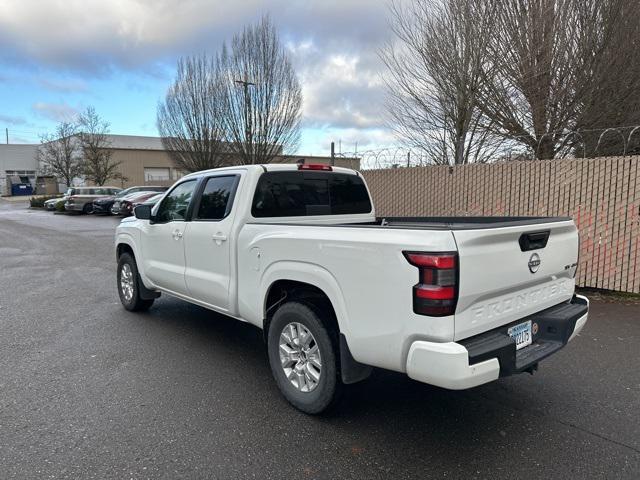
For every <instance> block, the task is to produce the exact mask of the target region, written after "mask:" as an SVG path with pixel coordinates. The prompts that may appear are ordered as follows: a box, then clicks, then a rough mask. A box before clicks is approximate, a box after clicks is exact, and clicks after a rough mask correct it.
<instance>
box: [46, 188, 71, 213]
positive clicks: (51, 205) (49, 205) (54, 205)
mask: <svg viewBox="0 0 640 480" xmlns="http://www.w3.org/2000/svg"><path fill="white" fill-rule="evenodd" d="M74 192H75V188H74V187H69V188H67V190H66V191H65V192H64V193H63V194H62V196H61V197H58V198H52V199H50V200H47V201H46V202H44V208H46V209H47V210H49V211H53V210H58V205H59V204H62V205H64V203H65V202H66V201H67V198H69V197H70V196H71V195H73V194H74Z"/></svg>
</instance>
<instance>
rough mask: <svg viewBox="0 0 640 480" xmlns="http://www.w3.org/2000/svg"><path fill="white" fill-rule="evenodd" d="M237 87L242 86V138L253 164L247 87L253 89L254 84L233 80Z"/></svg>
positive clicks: (249, 95) (249, 103)
mask: <svg viewBox="0 0 640 480" xmlns="http://www.w3.org/2000/svg"><path fill="white" fill-rule="evenodd" d="M235 82H236V83H237V84H238V85H242V87H243V89H244V137H245V142H246V143H247V146H248V147H249V148H250V150H249V152H250V155H251V163H254V162H255V158H254V155H253V141H252V139H251V125H250V122H251V120H250V118H251V115H250V111H251V94H250V93H249V86H253V87H255V86H256V84H255V83H253V82H250V81H249V80H246V79H245V80H235Z"/></svg>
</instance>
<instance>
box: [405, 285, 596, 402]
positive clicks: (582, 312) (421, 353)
mask: <svg viewBox="0 0 640 480" xmlns="http://www.w3.org/2000/svg"><path fill="white" fill-rule="evenodd" d="M588 311H589V300H588V299H587V298H586V297H583V296H580V295H575V296H574V297H573V299H572V300H571V302H570V303H562V304H560V305H556V306H554V307H551V308H548V309H546V310H543V311H541V312H538V313H536V314H534V315H531V316H530V317H526V318H522V319H520V320H517V321H516V322H513V323H511V324H509V325H504V326H502V327H499V328H496V329H494V330H491V331H488V332H485V333H481V334H480V335H476V336H474V337H471V338H468V339H465V340H462V341H460V342H457V343H456V342H448V343H434V342H425V341H417V342H414V343H413V344H412V345H411V348H410V349H409V354H408V356H407V375H409V377H411V378H413V379H414V380H418V381H420V382H424V383H429V384H431V385H436V386H438V387H443V388H448V389H451V390H463V389H466V388H472V387H476V386H478V385H482V384H483V383H487V382H491V381H493V380H496V379H498V378H499V377H503V376H507V375H512V374H514V373H521V372H527V371H533V370H535V369H536V368H537V365H538V362H540V361H541V360H542V359H544V358H546V357H548V356H549V355H551V354H553V353H555V352H557V351H558V350H560V349H561V348H562V347H564V346H565V345H566V344H567V343H568V342H569V341H570V340H572V339H573V338H574V337H575V336H576V335H577V334H578V333H580V331H581V330H582V329H583V328H584V325H585V324H586V323H587V318H588V314H589V313H588ZM526 320H531V321H532V322H533V323H534V324H537V333H535V334H534V335H533V343H532V344H531V345H529V346H527V347H525V348H522V349H521V350H518V351H516V344H515V341H514V340H513V339H512V338H511V337H509V335H507V329H508V328H509V327H510V326H512V325H516V324H519V323H522V322H524V321H526Z"/></svg>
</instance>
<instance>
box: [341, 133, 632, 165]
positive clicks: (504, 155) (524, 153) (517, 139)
mask: <svg viewBox="0 0 640 480" xmlns="http://www.w3.org/2000/svg"><path fill="white" fill-rule="evenodd" d="M532 138H533V137H532V136H528V135H520V136H517V135H513V136H507V137H505V138H504V141H503V143H502V145H501V146H500V148H498V149H497V151H496V153H495V155H494V158H493V159H492V160H491V161H490V162H485V163H495V162H504V161H513V160H523V161H526V160H534V159H537V158H539V157H540V152H541V145H542V144H543V142H544V140H545V139H548V140H550V141H552V142H553V143H554V145H555V146H556V147H557V148H558V151H557V152H556V154H555V156H554V157H553V158H558V159H559V158H595V157H599V156H626V155H632V154H634V155H635V154H639V153H640V125H628V126H623V127H606V128H593V129H581V130H575V131H568V132H547V133H545V134H543V135H542V136H540V137H539V138H538V141H537V143H536V146H535V148H533V147H531V146H530V145H527V144H525V143H524V141H523V140H527V142H528V143H531V139H532ZM337 156H338V157H348V158H359V159H360V168H361V169H363V170H373V169H385V168H406V167H418V166H426V165H443V164H444V165H449V163H446V162H443V161H438V160H439V159H436V158H434V157H433V155H430V154H429V153H428V152H427V151H426V150H424V149H421V148H416V147H407V146H403V145H400V144H398V145H390V146H381V147H376V148H373V149H366V150H359V151H351V152H341V153H340V154H338V155H337Z"/></svg>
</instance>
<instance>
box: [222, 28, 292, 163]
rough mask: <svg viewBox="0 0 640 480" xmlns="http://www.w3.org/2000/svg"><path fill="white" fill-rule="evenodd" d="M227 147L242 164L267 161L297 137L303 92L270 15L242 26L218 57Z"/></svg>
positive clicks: (287, 146)
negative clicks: (252, 23)
mask: <svg viewBox="0 0 640 480" xmlns="http://www.w3.org/2000/svg"><path fill="white" fill-rule="evenodd" d="M217 62H218V72H219V75H220V78H221V79H222V80H223V88H224V96H223V121H224V127H225V131H226V137H227V140H228V141H229V142H230V143H229V148H230V150H231V151H232V152H233V154H234V156H237V158H238V160H239V161H240V162H241V163H243V164H254V163H268V162H269V161H270V160H272V159H273V158H274V157H275V156H277V155H280V154H281V153H282V152H283V150H284V151H290V150H293V149H295V148H296V147H297V145H298V142H299V139H300V110H301V107H302V91H301V88H300V83H299V82H298V79H297V77H296V74H295V71H294V69H293V65H292V64H291V60H290V59H289V55H288V54H287V52H286V50H285V49H284V47H283V46H282V45H281V43H280V39H279V37H278V34H277V32H276V29H275V27H274V26H273V24H272V23H271V20H270V19H269V17H263V18H262V20H261V21H260V22H259V23H258V24H257V25H252V26H249V27H246V28H245V29H244V30H243V31H242V33H240V34H238V35H236V36H234V37H233V40H232V42H231V47H230V48H229V49H228V48H227V47H226V46H224V45H223V48H222V51H221V53H220V55H219V56H218V57H217Z"/></svg>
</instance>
